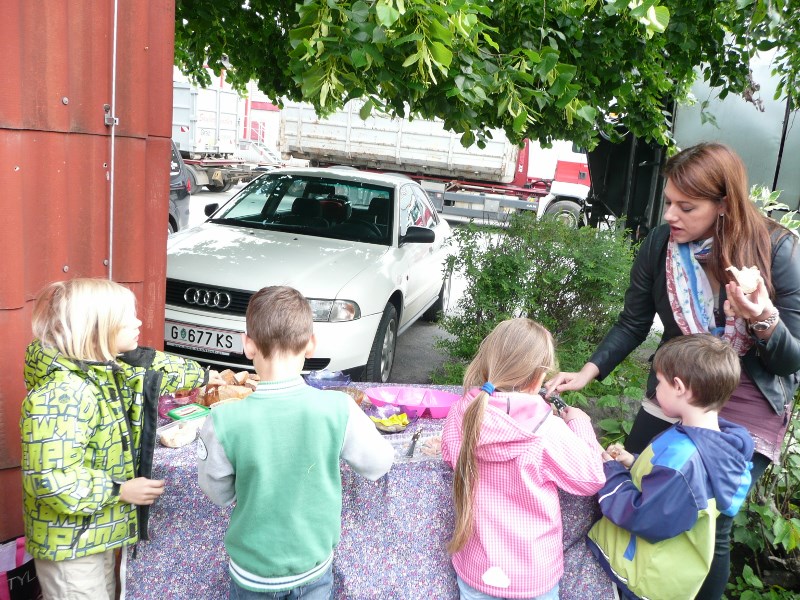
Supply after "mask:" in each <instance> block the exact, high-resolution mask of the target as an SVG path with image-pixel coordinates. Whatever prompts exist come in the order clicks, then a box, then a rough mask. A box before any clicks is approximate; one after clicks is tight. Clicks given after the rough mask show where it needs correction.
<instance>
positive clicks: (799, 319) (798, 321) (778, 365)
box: [755, 235, 800, 376]
mask: <svg viewBox="0 0 800 600" xmlns="http://www.w3.org/2000/svg"><path fill="white" fill-rule="evenodd" d="M772 285H773V287H774V288H775V298H774V302H775V307H776V308H777V309H778V312H779V313H780V318H779V320H778V324H777V325H776V327H775V329H774V330H773V332H772V335H770V336H769V339H767V340H760V339H758V338H756V339H755V342H756V349H757V352H758V357H759V360H760V362H761V365H762V366H763V367H764V369H765V370H766V371H768V372H770V373H773V374H775V375H781V376H786V375H791V374H792V373H795V372H796V371H798V370H800V256H799V255H798V250H797V240H796V238H795V237H794V236H793V235H787V236H784V237H783V238H782V239H781V240H780V241H779V242H778V243H777V244H776V246H775V250H774V256H773V259H772Z"/></svg>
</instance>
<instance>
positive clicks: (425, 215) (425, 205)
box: [413, 186, 439, 229]
mask: <svg viewBox="0 0 800 600" xmlns="http://www.w3.org/2000/svg"><path fill="white" fill-rule="evenodd" d="M413 189H414V197H415V198H416V200H417V203H418V212H419V214H420V215H421V217H420V222H419V223H416V225H419V226H420V227H427V228H429V229H432V228H434V227H436V225H438V224H439V213H437V212H436V209H435V208H434V207H433V203H432V202H431V199H430V197H429V196H428V194H427V193H426V192H425V190H423V189H422V188H421V187H417V186H413Z"/></svg>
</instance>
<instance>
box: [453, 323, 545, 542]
mask: <svg viewBox="0 0 800 600" xmlns="http://www.w3.org/2000/svg"><path fill="white" fill-rule="evenodd" d="M555 363H556V353H555V346H554V344H553V336H552V335H550V332H549V331H547V329H545V328H544V327H542V326H541V325H540V324H539V323H537V322H536V321H533V320H531V319H525V318H520V319H509V320H507V321H503V322H501V323H500V324H499V325H497V327H495V328H494V329H493V330H492V332H491V333H490V334H489V335H488V336H486V338H485V339H484V340H483V341H482V342H481V345H480V348H478V354H477V355H476V356H475V358H474V359H473V360H472V362H471V363H470V365H469V367H467V371H466V373H465V374H464V393H467V391H469V390H470V389H472V388H474V387H477V386H482V385H483V384H484V383H486V382H490V383H491V384H492V385H494V387H495V389H497V390H499V391H506V392H511V391H519V392H521V391H528V390H530V388H531V386H533V385H536V384H539V383H541V380H542V379H543V378H544V376H545V374H546V373H547V372H548V371H551V370H553V369H554V368H555ZM533 392H534V393H536V392H538V390H533ZM488 401H489V395H488V394H487V393H486V392H485V391H481V392H479V393H478V395H477V396H476V397H475V398H474V399H473V401H472V402H471V403H470V405H469V406H468V407H467V410H466V411H465V413H464V418H463V421H462V423H461V428H462V430H461V450H460V451H459V453H458V460H457V461H456V464H455V474H454V476H453V502H454V505H455V513H456V520H455V529H454V531H453V537H452V538H451V540H450V542H449V543H448V544H447V550H448V552H450V553H451V554H452V553H454V552H458V551H459V550H461V549H462V548H463V547H464V545H465V544H466V543H467V541H468V540H469V538H470V537H471V536H472V533H473V530H474V528H475V517H474V515H473V510H474V503H475V489H476V488H477V486H478V464H477V461H476V460H475V448H476V446H477V445H478V439H479V438H480V432H481V425H482V424H483V415H484V411H485V407H486V404H487V403H488Z"/></svg>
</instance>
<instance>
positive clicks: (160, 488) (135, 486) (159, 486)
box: [119, 477, 164, 506]
mask: <svg viewBox="0 0 800 600" xmlns="http://www.w3.org/2000/svg"><path fill="white" fill-rule="evenodd" d="M163 493H164V480H163V479H148V478H147V477H137V478H136V479H129V480H128V481H126V482H125V483H123V484H122V485H121V486H119V499H120V500H121V501H122V502H127V503H128V504H135V505H137V506H146V505H149V504H152V503H153V502H155V501H156V498H158V497H159V496H160V495H161V494H163Z"/></svg>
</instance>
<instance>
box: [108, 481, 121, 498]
mask: <svg viewBox="0 0 800 600" xmlns="http://www.w3.org/2000/svg"><path fill="white" fill-rule="evenodd" d="M122 483H123V482H121V481H113V482H112V483H111V495H112V496H119V488H120V486H121V485H122Z"/></svg>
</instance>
